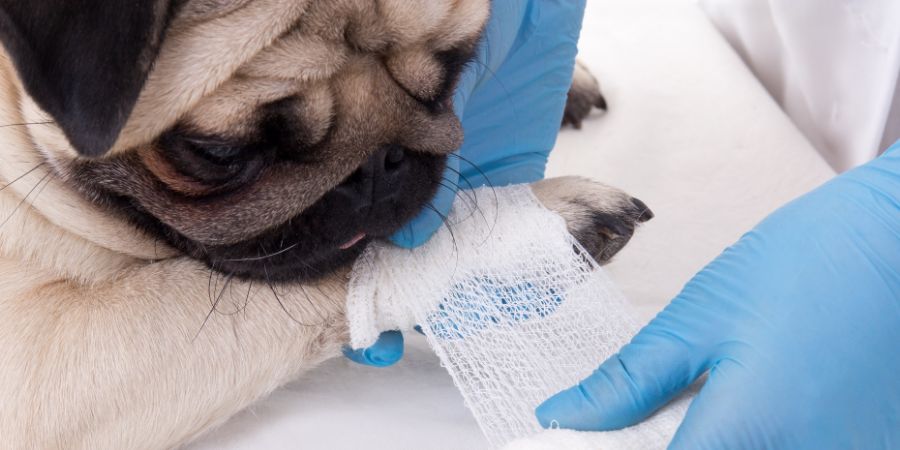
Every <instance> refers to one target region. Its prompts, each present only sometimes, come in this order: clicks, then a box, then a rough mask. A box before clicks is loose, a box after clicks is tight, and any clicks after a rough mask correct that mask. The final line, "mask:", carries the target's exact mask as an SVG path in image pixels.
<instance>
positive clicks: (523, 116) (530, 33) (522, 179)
mask: <svg viewBox="0 0 900 450" xmlns="http://www.w3.org/2000/svg"><path fill="white" fill-rule="evenodd" d="M584 5H585V1H584V0H503V1H494V2H491V19H490V22H489V23H488V26H487V29H486V30H485V34H484V37H483V38H482V40H481V43H480V45H479V50H478V55H477V59H476V60H475V61H473V62H471V63H469V65H468V66H467V68H466V70H465V71H464V72H463V74H462V76H461V78H460V82H459V84H458V86H457V90H456V94H455V95H454V97H453V107H454V110H455V112H456V114H457V116H459V118H460V119H461V120H462V125H463V130H464V131H465V140H464V142H463V145H462V148H461V149H460V150H459V152H458V155H453V156H451V157H450V158H449V160H448V164H447V166H448V167H447V170H445V172H444V179H445V181H444V183H443V184H444V185H446V186H444V187H442V188H441V189H440V190H439V191H438V194H437V196H436V197H435V198H434V199H433V200H432V202H431V204H432V205H433V206H434V208H435V209H436V210H437V211H439V212H440V214H438V213H437V212H435V211H432V210H430V209H426V210H425V211H423V212H422V214H420V215H419V216H418V217H417V218H415V219H414V220H413V221H412V222H411V223H409V224H408V225H407V226H406V227H405V228H403V229H402V230H400V231H399V232H397V233H396V234H395V235H394V236H393V237H392V238H391V241H392V242H394V243H395V244H396V245H399V246H401V247H405V248H413V247H417V246H419V245H422V244H423V243H425V242H426V241H427V240H428V239H429V238H430V237H431V236H432V235H433V234H434V233H435V232H436V231H437V230H438V228H440V227H441V225H443V219H442V217H441V216H444V217H446V215H447V213H448V212H449V211H450V206H451V205H452V204H453V201H454V199H455V198H456V189H457V188H463V189H470V188H473V187H479V186H484V185H492V186H504V185H509V184H515V183H530V182H533V181H537V180H540V179H541V178H543V177H544V168H545V166H546V164H547V155H548V154H549V153H550V150H551V149H553V145H554V144H555V142H556V135H557V133H558V132H559V127H560V123H561V122H562V116H563V110H564V109H565V105H566V95H567V94H568V91H569V87H570V86H571V84H572V71H573V69H574V66H575V55H576V53H577V43H578V35H579V34H580V32H581V21H582V18H583V16H584ZM344 353H345V355H347V357H348V358H350V359H352V360H354V361H357V362H360V363H363V364H369V365H374V366H385V365H390V364H389V363H386V362H388V361H391V362H396V361H398V360H399V359H400V358H401V357H402V355H403V338H402V336H401V335H399V334H397V333H391V334H390V335H387V336H382V339H380V340H379V341H378V343H376V344H375V345H374V346H373V347H370V348H368V349H364V350H358V351H351V350H349V349H346V350H345V352H344Z"/></svg>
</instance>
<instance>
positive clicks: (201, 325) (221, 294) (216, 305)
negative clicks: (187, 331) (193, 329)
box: [191, 274, 234, 342]
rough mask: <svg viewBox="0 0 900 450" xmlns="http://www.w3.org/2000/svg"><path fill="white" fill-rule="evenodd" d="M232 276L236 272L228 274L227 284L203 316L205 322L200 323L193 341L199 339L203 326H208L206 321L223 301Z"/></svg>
mask: <svg viewBox="0 0 900 450" xmlns="http://www.w3.org/2000/svg"><path fill="white" fill-rule="evenodd" d="M232 278H234V274H230V275H228V279H227V280H225V285H224V286H222V292H220V293H219V295H217V296H216V301H215V302H213V305H212V308H210V309H209V312H208V313H206V317H204V318H203V323H201V324H200V329H199V330H197V334H195V335H194V338H193V339H191V342H194V341H196V340H197V337H199V336H200V332H201V331H203V328H204V327H205V326H206V322H209V318H210V316H212V313H213V312H214V311H215V310H216V307H218V306H219V302H220V301H222V296H224V295H225V291H226V290H227V289H228V286H229V285H230V284H231V280H232Z"/></svg>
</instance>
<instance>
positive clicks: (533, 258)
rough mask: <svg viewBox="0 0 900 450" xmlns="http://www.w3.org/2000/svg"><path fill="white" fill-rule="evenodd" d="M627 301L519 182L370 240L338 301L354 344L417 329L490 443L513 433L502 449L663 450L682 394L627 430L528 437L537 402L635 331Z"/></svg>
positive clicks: (535, 427)
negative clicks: (418, 236) (419, 233)
mask: <svg viewBox="0 0 900 450" xmlns="http://www.w3.org/2000/svg"><path fill="white" fill-rule="evenodd" d="M627 308H628V307H627V305H626V303H625V301H624V298H623V296H622V295H621V294H620V293H619V291H618V290H617V289H616V288H615V286H614V285H613V284H612V283H611V281H610V280H609V278H608V277H607V276H606V275H605V274H604V273H603V271H602V270H601V269H600V267H599V266H598V265H597V263H596V262H595V261H594V260H593V259H592V258H591V257H590V255H588V253H587V252H586V251H585V250H584V248H583V247H582V246H581V245H580V244H579V243H578V242H577V241H576V240H575V239H574V238H573V237H572V236H571V235H570V234H569V233H568V231H567V229H566V224H565V222H564V221H563V219H562V218H561V217H560V216H558V215H557V214H555V213H553V212H551V211H549V210H547V209H546V208H544V207H543V205H541V204H540V203H539V202H538V200H537V199H536V198H535V197H534V195H533V194H532V192H531V189H530V188H529V187H527V186H512V187H506V188H498V189H488V188H480V189H476V190H474V191H467V192H464V193H461V194H460V196H459V198H458V199H457V201H456V203H455V204H454V207H453V210H452V211H451V213H450V215H449V216H448V218H447V226H445V227H443V228H442V229H441V230H440V231H439V232H438V233H437V234H436V235H435V236H434V237H433V238H432V239H431V240H430V241H429V242H428V243H426V244H425V245H423V246H422V247H419V248H416V249H414V250H406V249H401V248H397V247H394V246H391V245H389V244H381V243H375V244H372V245H370V246H369V248H367V249H366V251H365V252H364V254H363V255H362V256H361V257H360V258H359V260H358V261H357V263H356V265H355V266H354V269H353V272H352V275H351V280H350V285H349V293H348V300H347V316H348V320H349V324H350V336H351V345H352V346H353V347H354V348H363V347H367V346H370V345H372V344H374V343H375V341H376V340H377V338H378V335H379V333H380V332H382V331H386V330H395V329H401V330H409V329H412V328H413V327H414V326H416V325H419V326H421V329H422V331H423V332H424V334H425V336H426V337H427V339H428V342H429V344H430V345H431V347H432V348H433V349H434V351H435V353H436V354H437V355H438V357H439V358H440V360H441V362H442V364H443V366H444V367H446V368H447V370H448V372H449V373H450V375H451V376H452V378H453V380H454V382H455V383H456V386H457V387H458V388H459V390H460V392H461V393H462V395H463V397H464V398H465V402H466V405H467V406H468V408H469V409H470V410H471V411H472V413H473V415H474V416H475V418H476V420H477V422H478V424H479V426H480V427H481V429H482V431H483V432H484V434H485V436H486V437H487V439H488V441H489V443H490V444H491V446H492V447H495V448H496V447H502V446H504V445H507V444H509V443H511V442H513V441H515V440H517V439H519V440H518V441H516V442H515V443H514V444H512V445H511V448H513V447H514V448H520V449H531V448H541V449H549V448H562V447H567V448H572V446H573V445H583V446H584V448H615V449H619V448H641V449H649V448H665V446H666V444H667V443H668V442H669V440H671V437H672V435H673V434H674V432H675V429H676V428H677V425H678V423H679V422H680V420H681V418H682V417H683V415H684V409H685V405H684V404H683V403H684V402H682V403H681V404H675V405H673V406H672V407H670V408H669V409H667V410H663V411H661V412H659V413H658V414H657V415H656V416H654V417H652V418H651V419H650V420H648V421H646V422H644V423H643V424H640V425H637V426H635V427H632V428H629V429H625V430H620V431H613V432H604V433H575V434H573V433H574V432H563V431H547V432H545V433H546V434H545V435H543V436H541V437H539V438H537V439H535V440H532V441H529V440H528V439H527V438H528V437H529V436H533V435H535V434H536V433H539V432H541V431H542V428H541V426H540V425H539V424H538V422H537V419H536V418H535V415H534V409H535V407H537V406H538V405H539V404H540V403H541V402H542V401H543V400H544V399H546V398H547V397H549V396H550V395H552V394H554V393H556V392H558V391H560V390H562V389H564V388H566V387H568V386H571V385H572V384H574V383H577V382H578V381H580V380H581V379H583V378H584V377H586V376H588V375H589V374H590V373H591V372H592V371H593V369H595V368H596V366H597V364H598V363H599V362H600V361H603V360H604V359H606V358H607V357H608V356H610V355H612V354H613V353H615V352H616V351H617V350H618V349H619V347H621V346H622V345H623V344H625V343H627V342H628V340H629V339H630V338H631V336H632V335H634V333H635V332H636V331H637V325H636V321H635V319H634V318H633V317H632V315H631V313H630V312H629V311H628V309H627ZM554 433H556V435H557V436H558V437H556V438H555V437H553V436H554ZM573 436H576V437H573ZM522 438H526V439H524V440H522ZM573 439H575V440H574V441H573ZM555 441H559V442H557V444H559V447H554V444H552V442H555ZM575 442H580V443H581V444H575Z"/></svg>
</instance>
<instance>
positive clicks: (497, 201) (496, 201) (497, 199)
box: [449, 153, 500, 246]
mask: <svg viewBox="0 0 900 450" xmlns="http://www.w3.org/2000/svg"><path fill="white" fill-rule="evenodd" d="M449 156H455V157H457V158H459V159H460V161H464V162H465V163H467V164H469V165H470V166H472V168H474V169H475V170H476V171H477V172H478V173H479V174H481V177H482V178H484V181H485V183H487V186H488V187H489V188H490V189H491V193H492V194H493V195H494V207H495V209H496V210H497V212H496V214H494V223H493V224H491V226H490V229H489V230H488V234H487V236H485V239H484V241H482V243H481V244H479V246H481V245H484V243H485V242H487V240H488V238H489V237H490V236H491V235H492V234H493V233H494V228H496V227H497V222H498V221H499V220H500V211H499V208H500V197H499V196H497V189H496V188H495V187H494V183H492V182H491V179H490V177H488V176H487V174H486V173H484V171H483V170H481V167H479V166H478V164H475V163H473V162H472V161H470V160H469V159H468V158H466V157H465V156H462V155H459V154H456V153H450V155H449ZM460 176H462V174H461V173H460ZM470 185H471V183H470ZM485 220H486V219H485Z"/></svg>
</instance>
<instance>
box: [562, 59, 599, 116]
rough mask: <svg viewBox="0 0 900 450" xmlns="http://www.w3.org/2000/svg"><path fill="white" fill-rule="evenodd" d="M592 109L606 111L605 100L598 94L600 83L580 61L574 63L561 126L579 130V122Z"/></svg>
mask: <svg viewBox="0 0 900 450" xmlns="http://www.w3.org/2000/svg"><path fill="white" fill-rule="evenodd" d="M594 108H599V109H601V110H603V111H606V98H604V97H603V94H601V93H600V83H598V82H597V79H596V78H595V77H594V75H592V74H591V72H590V70H588V68H587V67H586V66H585V65H584V64H582V63H581V61H575V73H574V74H573V75H572V87H571V88H569V96H568V98H567V99H566V109H565V112H564V113H563V120H562V124H563V126H565V125H567V124H570V125H572V126H573V127H575V128H578V129H580V128H581V122H582V121H583V120H584V118H585V117H587V116H588V114H590V113H591V111H592V110H593V109H594Z"/></svg>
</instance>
